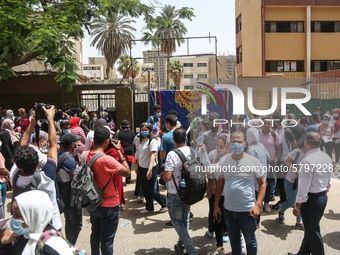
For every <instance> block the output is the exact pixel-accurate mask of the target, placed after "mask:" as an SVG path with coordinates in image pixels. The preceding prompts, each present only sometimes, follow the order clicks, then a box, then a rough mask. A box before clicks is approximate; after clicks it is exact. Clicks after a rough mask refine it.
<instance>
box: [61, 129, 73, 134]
mask: <svg viewBox="0 0 340 255" xmlns="http://www.w3.org/2000/svg"><path fill="white" fill-rule="evenodd" d="M68 133H71V131H70V130H69V129H63V134H64V135H65V134H68Z"/></svg>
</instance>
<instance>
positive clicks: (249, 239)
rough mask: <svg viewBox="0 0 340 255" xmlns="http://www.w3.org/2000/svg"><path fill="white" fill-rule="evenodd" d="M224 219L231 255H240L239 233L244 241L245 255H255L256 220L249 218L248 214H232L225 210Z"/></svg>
mask: <svg viewBox="0 0 340 255" xmlns="http://www.w3.org/2000/svg"><path fill="white" fill-rule="evenodd" d="M224 218H225V221H226V224H227V228H228V233H229V238H230V245H231V250H232V255H241V254H242V245H241V231H242V233H243V236H244V239H245V241H246V246H247V255H256V254H257V241H256V236H255V230H256V219H253V217H251V216H249V212H232V211H229V210H227V209H225V208H224Z"/></svg>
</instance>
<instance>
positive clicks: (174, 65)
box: [170, 60, 184, 74]
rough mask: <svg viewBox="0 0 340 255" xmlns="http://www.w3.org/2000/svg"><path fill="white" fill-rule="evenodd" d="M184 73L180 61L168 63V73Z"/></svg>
mask: <svg viewBox="0 0 340 255" xmlns="http://www.w3.org/2000/svg"><path fill="white" fill-rule="evenodd" d="M183 72H184V66H183V64H182V62H181V61H179V60H175V61H173V62H171V63H170V73H171V74H173V73H183Z"/></svg>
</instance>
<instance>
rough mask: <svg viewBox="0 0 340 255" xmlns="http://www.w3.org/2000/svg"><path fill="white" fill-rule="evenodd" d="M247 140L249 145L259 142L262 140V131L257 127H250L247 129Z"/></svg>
mask: <svg viewBox="0 0 340 255" xmlns="http://www.w3.org/2000/svg"><path fill="white" fill-rule="evenodd" d="M246 136H247V142H248V146H250V145H252V144H255V143H258V142H259V141H260V133H259V130H258V129H257V128H249V129H248V130H247V135H246Z"/></svg>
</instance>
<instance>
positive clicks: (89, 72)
mask: <svg viewBox="0 0 340 255" xmlns="http://www.w3.org/2000/svg"><path fill="white" fill-rule="evenodd" d="M83 75H85V76H86V77H87V78H89V79H96V80H104V67H103V65H102V64H99V65H93V64H83Z"/></svg>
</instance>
